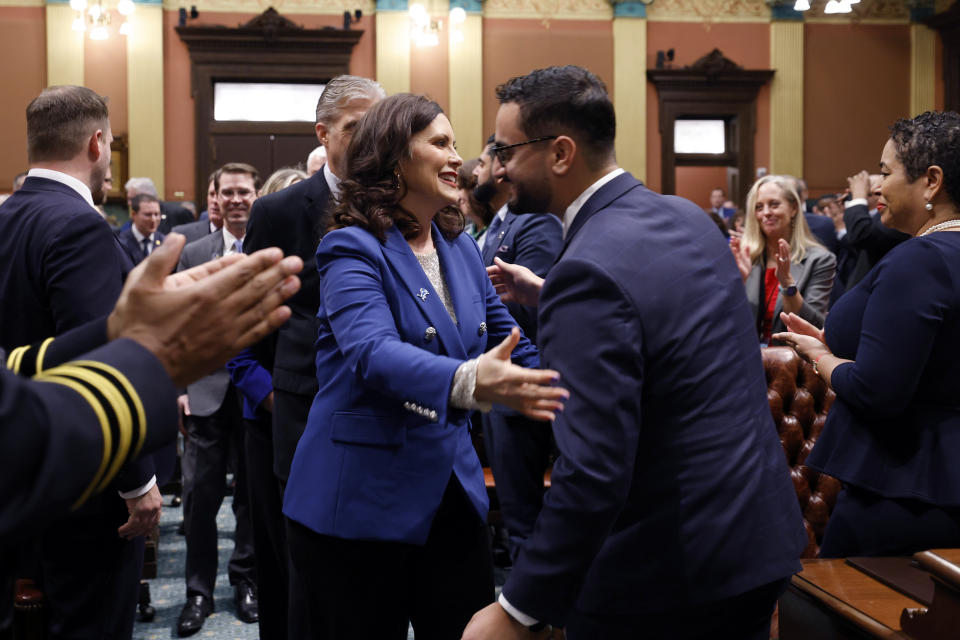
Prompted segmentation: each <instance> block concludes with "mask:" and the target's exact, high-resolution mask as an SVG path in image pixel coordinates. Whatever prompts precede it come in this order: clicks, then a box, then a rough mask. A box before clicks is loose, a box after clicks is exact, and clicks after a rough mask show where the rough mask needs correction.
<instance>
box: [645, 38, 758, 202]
mask: <svg viewBox="0 0 960 640" xmlns="http://www.w3.org/2000/svg"><path fill="white" fill-rule="evenodd" d="M671 48H672V49H674V54H675V57H674V61H673V66H674V68H681V67H684V66H686V65H689V64H693V63H694V62H695V61H696V60H697V59H698V58H700V57H701V56H704V55H706V54H708V53H710V52H711V51H712V50H713V49H720V51H721V52H723V55H725V56H726V57H727V58H729V59H731V60H733V61H734V62H736V63H737V64H739V65H740V66H741V67H743V68H744V69H769V68H770V25H768V24H764V23H719V24H700V23H695V22H649V23H647V62H646V67H642V66H640V65H638V66H637V75H638V78H637V81H638V82H643V81H645V74H646V69H652V68H653V67H654V66H656V61H657V51H666V50H668V49H671ZM641 74H644V75H641ZM659 118H660V106H659V102H658V97H657V89H656V87H654V86H653V84H649V83H648V84H647V184H648V185H649V186H650V188H651V189H654V190H659V189H660V186H661V183H662V178H663V175H662V171H661V166H660V125H659ZM754 162H756V166H758V167H768V166H770V87H769V85H767V86H765V87H763V88H762V89H760V92H759V93H758V94H757V133H756V136H755V137H754ZM678 190H679V182H678ZM678 193H680V195H683V193H682V192H679V191H678ZM708 195H709V194H708Z"/></svg>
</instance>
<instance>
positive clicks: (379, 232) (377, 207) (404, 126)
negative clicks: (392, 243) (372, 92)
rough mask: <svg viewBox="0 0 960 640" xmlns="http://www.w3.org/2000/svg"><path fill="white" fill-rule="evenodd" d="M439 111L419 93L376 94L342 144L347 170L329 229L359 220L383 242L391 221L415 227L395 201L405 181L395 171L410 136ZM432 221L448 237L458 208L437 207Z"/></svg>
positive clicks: (456, 229)
mask: <svg viewBox="0 0 960 640" xmlns="http://www.w3.org/2000/svg"><path fill="white" fill-rule="evenodd" d="M441 113H443V109H441V108H440V105H438V104H437V103H436V102H434V101H432V100H430V99H428V98H425V97H424V96H418V95H413V94H410V93H399V94H396V95H393V96H390V97H389V98H386V99H384V100H381V101H380V102H378V103H377V104H375V105H374V106H373V107H371V108H370V110H369V111H367V113H366V115H364V117H363V118H362V119H361V120H360V124H359V125H358V126H357V130H356V131H355V132H354V133H353V139H352V140H351V141H350V146H349V147H348V148H347V168H346V173H347V175H346V176H344V179H343V181H342V182H341V183H340V200H339V202H338V203H337V206H336V208H335V209H334V210H333V221H332V222H331V224H330V229H331V230H333V229H342V228H343V227H350V226H358V227H362V228H364V229H366V230H367V231H369V232H370V233H372V234H373V235H375V236H376V237H377V239H378V240H380V242H385V241H386V238H387V230H389V229H390V227H391V226H393V225H396V227H397V229H399V230H400V232H401V233H402V234H403V237H404V238H411V237H413V236H415V235H417V234H418V233H419V232H420V223H418V222H417V220H416V218H415V217H414V216H413V214H412V213H410V212H409V211H407V210H405V209H404V208H403V207H401V206H400V200H401V199H403V197H404V195H406V193H407V191H406V184H405V183H404V182H403V180H402V179H401V180H397V177H396V175H395V172H396V171H397V170H398V168H399V166H400V161H401V160H402V159H403V158H409V157H410V140H411V139H412V138H413V136H415V135H416V134H418V133H420V132H421V131H423V130H424V129H426V128H427V127H428V126H430V123H431V122H433V121H434V119H435V118H436V117H437V116H438V115H440V114H441ZM433 220H434V222H435V223H436V224H437V228H438V229H440V233H441V234H443V237H444V238H446V239H447V240H453V239H454V238H456V237H457V236H458V235H459V234H460V233H461V232H462V231H463V225H464V219H463V214H462V213H461V212H460V209H458V208H457V207H456V206H454V205H450V206H448V207H444V208H443V209H441V210H440V211H438V212H437V214H436V216H435V217H434V219H433Z"/></svg>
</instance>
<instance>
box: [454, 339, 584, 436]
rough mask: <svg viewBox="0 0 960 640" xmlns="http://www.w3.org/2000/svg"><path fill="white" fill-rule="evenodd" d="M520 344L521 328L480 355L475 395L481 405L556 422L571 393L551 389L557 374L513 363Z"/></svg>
mask: <svg viewBox="0 0 960 640" xmlns="http://www.w3.org/2000/svg"><path fill="white" fill-rule="evenodd" d="M519 341H520V329H518V328H516V327H514V328H513V331H511V332H510V335H509V336H507V338H505V339H504V341H503V342H501V343H500V344H498V345H497V346H495V347H494V348H493V349H490V351H487V352H486V353H485V354H483V355H482V356H480V358H479V360H478V362H477V386H476V389H475V390H474V392H473V395H474V397H476V399H477V400H479V401H480V402H495V403H497V404H502V405H506V406H508V407H510V408H512V409H516V410H517V411H519V412H521V413H523V414H524V415H526V416H527V417H529V418H532V419H534V420H544V421H547V420H553V419H554V417H556V416H555V412H557V411H563V400H566V399H567V398H569V397H570V393H569V392H568V391H567V390H566V389H564V388H563V387H555V386H552V385H553V384H555V383H556V382H557V381H558V380H559V379H560V374H559V373H557V372H556V371H551V370H550V369H525V368H523V367H519V366H517V365H515V364H513V363H512V362H510V353H511V352H512V351H513V349H514V348H515V347H516V346H517V343H518V342H519Z"/></svg>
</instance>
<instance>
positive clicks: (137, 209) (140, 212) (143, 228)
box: [117, 193, 166, 264]
mask: <svg viewBox="0 0 960 640" xmlns="http://www.w3.org/2000/svg"><path fill="white" fill-rule="evenodd" d="M130 211H131V213H130V221H131V222H132V224H131V225H130V226H129V227H128V228H126V229H123V230H121V231H120V232H119V233H117V240H119V241H120V244H121V245H122V246H123V248H124V250H125V251H126V252H127V255H128V256H130V259H131V260H132V261H133V264H139V263H140V261H141V260H143V259H144V258H146V257H147V256H149V255H150V254H151V253H152V252H153V250H154V249H155V248H156V247H159V246H160V245H161V244H162V243H163V239H164V237H166V236H164V234H162V233H160V232H159V231H157V227H159V226H160V199H159V198H157V197H156V196H151V195H149V194H146V193H141V194H139V195H137V196H134V198H133V201H132V202H131V203H130Z"/></svg>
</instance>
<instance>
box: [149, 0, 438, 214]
mask: <svg viewBox="0 0 960 640" xmlns="http://www.w3.org/2000/svg"><path fill="white" fill-rule="evenodd" d="M283 15H284V17H286V18H288V19H290V20H292V21H293V22H295V23H297V24H298V25H302V26H303V27H305V28H307V29H321V28H323V27H326V26H332V27H337V28H342V27H343V18H341V17H340V16H330V15H297V14H283ZM254 17H256V14H252V13H216V12H212V11H201V12H200V17H199V18H197V19H196V20H191V21H190V22H189V24H190V25H191V26H206V25H224V26H227V27H236V26H239V25H241V24H243V23H245V22H248V21H250V20H251V19H253V18H254ZM177 20H178V15H177V12H176V11H164V12H163V30H164V31H163V52H164V57H165V58H166V64H165V65H164V70H163V90H164V102H163V108H164V117H163V119H164V126H165V132H166V145H165V149H164V152H165V154H166V155H165V173H166V176H165V179H166V189H165V190H166V193H165V197H166V198H168V199H171V200H172V199H174V193H176V192H183V194H184V195H183V196H182V197H180V196H177V197H176V199H184V200H194V201H196V200H197V198H196V197H195V195H196V194H194V188H193V174H194V171H195V170H196V169H195V167H196V162H195V154H194V139H193V136H194V114H193V96H192V95H191V93H190V91H191V90H190V54H189V52H188V51H187V47H186V45H185V44H183V42H182V41H181V40H180V36H178V35H177V32H176V31H175V30H174V27H176V26H177ZM354 28H355V29H361V30H363V32H364V33H363V36H361V38H360V41H359V42H358V43H357V45H356V46H355V47H354V49H353V57H352V58H351V60H350V73H352V74H354V75H358V76H366V77H368V78H372V77H374V75H375V68H376V64H375V55H376V37H375V34H374V20H373V18H372V17H371V16H364V17H363V18H362V19H361V20H360V22H359V23H358V24H357V25H356V26H355V27H354ZM444 73H446V70H444ZM201 200H203V201H204V202H205V201H206V200H205V198H201ZM198 206H200V207H201V209H202V208H203V203H198Z"/></svg>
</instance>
